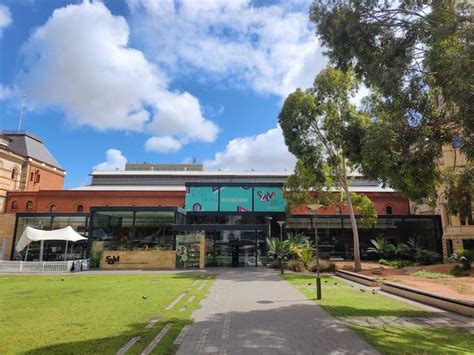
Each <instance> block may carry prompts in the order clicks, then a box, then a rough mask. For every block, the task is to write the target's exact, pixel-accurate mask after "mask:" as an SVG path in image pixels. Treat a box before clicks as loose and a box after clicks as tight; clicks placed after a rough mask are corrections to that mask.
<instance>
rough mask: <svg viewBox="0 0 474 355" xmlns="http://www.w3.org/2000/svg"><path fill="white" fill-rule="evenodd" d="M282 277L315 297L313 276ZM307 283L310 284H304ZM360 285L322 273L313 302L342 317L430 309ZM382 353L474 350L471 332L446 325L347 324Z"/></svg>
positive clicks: (412, 314) (421, 313)
mask: <svg viewBox="0 0 474 355" xmlns="http://www.w3.org/2000/svg"><path fill="white" fill-rule="evenodd" d="M283 278H284V279H285V280H287V281H288V282H289V283H291V284H292V285H294V286H295V287H297V288H298V289H299V290H300V291H301V292H303V293H304V294H305V295H306V296H307V297H308V298H310V299H314V300H315V277H314V276H310V275H297V274H292V275H285V276H283ZM308 283H310V284H311V285H308ZM361 288H362V287H357V286H354V287H351V286H350V285H349V284H348V283H346V282H344V281H340V280H336V279H334V278H332V277H329V276H323V277H322V300H320V301H317V300H315V302H316V303H317V304H318V305H320V306H321V307H322V308H323V309H325V310H326V311H327V312H328V313H330V314H331V315H333V316H335V317H338V318H340V319H341V320H342V321H344V317H354V316H355V317H364V316H366V317H380V316H399V317H421V316H429V315H430V313H428V312H426V311H423V310H420V309H419V308H416V307H415V306H411V305H409V304H406V303H403V302H400V301H397V300H394V299H391V298H389V297H385V296H382V295H379V294H372V292H371V291H370V290H368V291H366V292H361V291H360V289H361ZM347 326H348V327H350V328H351V329H353V330H354V331H355V332H357V333H358V334H359V335H360V336H362V337H363V338H364V339H365V340H367V342H369V343H370V344H371V345H372V346H374V347H375V348H376V349H377V350H378V351H380V352H381V353H383V354H474V336H472V335H471V334H469V333H467V332H463V331H459V330H453V329H450V328H422V327H415V326H413V327H398V326H383V327H373V326H372V327H364V326H353V325H349V324H348V325H347Z"/></svg>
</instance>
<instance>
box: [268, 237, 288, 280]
mask: <svg viewBox="0 0 474 355" xmlns="http://www.w3.org/2000/svg"><path fill="white" fill-rule="evenodd" d="M267 246H268V255H269V256H271V257H273V258H274V263H275V265H278V266H279V267H280V271H281V274H282V275H283V270H284V269H285V262H286V260H288V256H289V254H290V243H289V241H288V240H279V239H275V238H272V239H270V238H267Z"/></svg>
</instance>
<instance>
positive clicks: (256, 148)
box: [204, 126, 296, 171]
mask: <svg viewBox="0 0 474 355" xmlns="http://www.w3.org/2000/svg"><path fill="white" fill-rule="evenodd" d="M295 163H296V158H295V157H294V156H293V155H292V154H291V153H290V152H289V151H288V148H287V147H286V145H285V140H284V138H283V133H282V131H281V128H280V127H279V126H277V127H276V128H272V129H270V130H268V131H267V132H265V133H262V134H259V135H257V136H251V137H243V138H235V139H232V140H231V141H230V142H229V143H228V144H227V146H226V148H225V149H224V151H222V152H218V153H216V154H215V156H214V159H213V160H207V161H205V162H204V166H205V167H206V168H207V169H211V170H214V169H222V170H234V171H249V170H252V169H253V170H255V171H284V170H290V171H292V170H293V169H294V167H295Z"/></svg>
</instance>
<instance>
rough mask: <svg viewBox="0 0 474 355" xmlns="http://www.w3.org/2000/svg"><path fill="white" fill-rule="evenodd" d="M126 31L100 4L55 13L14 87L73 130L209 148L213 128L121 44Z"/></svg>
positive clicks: (37, 35)
mask: <svg viewBox="0 0 474 355" xmlns="http://www.w3.org/2000/svg"><path fill="white" fill-rule="evenodd" d="M129 32H130V29H129V26H128V24H127V22H126V21H125V19H124V18H123V17H121V16H114V15H112V14H111V12H110V11H109V10H108V9H107V7H106V6H105V5H104V4H103V3H101V2H94V3H89V2H88V1H84V2H83V3H82V4H80V5H68V6H66V7H63V8H60V9H57V10H55V11H54V12H53V14H52V16H51V17H50V18H49V20H48V21H47V22H46V23H45V24H44V25H43V26H41V27H39V28H38V29H37V30H36V31H35V32H34V33H33V34H32V35H31V37H30V38H29V39H28V41H27V42H26V44H25V45H24V47H23V54H24V56H25V70H24V72H23V73H22V75H21V77H20V84H21V86H22V87H23V89H24V90H25V92H26V94H27V95H28V97H29V98H30V99H31V100H32V101H34V103H36V104H43V105H56V106H59V107H61V108H62V109H63V110H64V111H65V113H66V114H67V117H68V118H69V120H70V121H71V122H73V123H75V124H77V125H89V126H92V127H95V128H97V129H99V130H107V129H120V130H130V131H140V132H146V133H150V134H153V135H165V136H169V135H172V136H174V139H179V140H180V141H181V142H182V143H187V142H190V141H205V142H211V141H213V140H214V139H215V138H216V136H217V134H218V128H217V126H216V125H215V124H214V123H213V122H211V121H209V120H207V119H206V118H205V117H204V116H203V115H202V110H201V107H200V104H199V101H198V100H197V99H196V98H195V97H194V96H192V95H191V94H189V93H187V92H179V91H170V90H169V88H168V84H169V79H168V78H167V76H166V75H165V74H164V73H163V72H162V70H160V68H158V67H157V66H156V65H154V64H152V63H151V62H150V61H148V60H147V59H146V58H145V56H144V54H143V53H142V52H141V51H139V50H136V49H134V48H131V47H130V46H129V45H128V41H129Z"/></svg>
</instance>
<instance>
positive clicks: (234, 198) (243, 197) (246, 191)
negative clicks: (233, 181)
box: [220, 186, 252, 212]
mask: <svg viewBox="0 0 474 355" xmlns="http://www.w3.org/2000/svg"><path fill="white" fill-rule="evenodd" d="M220 211H222V212H251V211H252V188H251V187H244V186H235V187H234V186H232V187H231V186H227V187H224V186H223V187H221V193H220Z"/></svg>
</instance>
